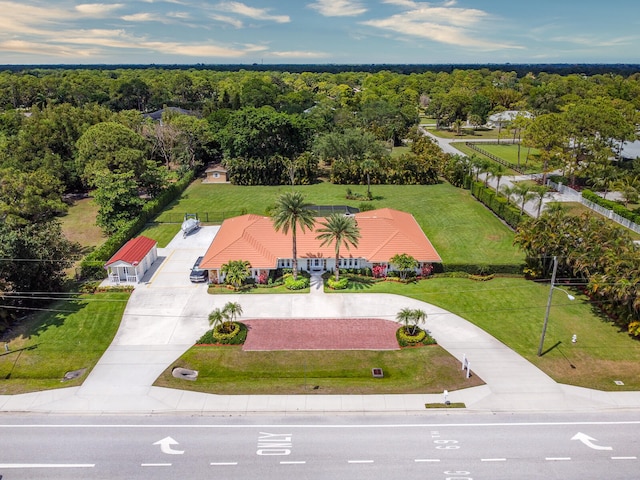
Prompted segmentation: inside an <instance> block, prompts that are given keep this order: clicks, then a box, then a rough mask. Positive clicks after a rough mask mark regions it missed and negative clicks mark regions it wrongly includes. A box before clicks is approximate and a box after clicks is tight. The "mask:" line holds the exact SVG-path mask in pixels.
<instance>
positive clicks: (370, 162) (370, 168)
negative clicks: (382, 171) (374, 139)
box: [360, 155, 378, 200]
mask: <svg viewBox="0 0 640 480" xmlns="http://www.w3.org/2000/svg"><path fill="white" fill-rule="evenodd" d="M360 168H361V169H362V171H363V172H364V173H365V175H367V198H368V199H369V200H371V174H372V173H373V172H375V171H376V168H378V162H376V161H375V160H374V159H373V158H371V157H370V156H369V155H366V156H365V158H364V160H362V162H360Z"/></svg>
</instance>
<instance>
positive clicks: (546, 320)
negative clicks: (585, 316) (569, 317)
mask: <svg viewBox="0 0 640 480" xmlns="http://www.w3.org/2000/svg"><path fill="white" fill-rule="evenodd" d="M557 272H558V257H556V256H555V255H554V257H553V272H552V273H551V286H550V287H549V299H548V300H547V311H546V313H545V315H544V324H543V325H542V335H541V336H540V345H539V346H538V356H539V357H541V356H542V349H543V348H544V336H545V335H546V333H547V324H548V323H549V312H550V311H551V300H552V298H553V289H554V288H558V287H556V285H555V284H556V273H557ZM558 290H562V289H561V288H558ZM562 291H563V292H564V293H566V294H567V297H568V298H569V300H574V299H575V297H574V296H573V295H571V294H569V293H568V292H567V291H565V290H562Z"/></svg>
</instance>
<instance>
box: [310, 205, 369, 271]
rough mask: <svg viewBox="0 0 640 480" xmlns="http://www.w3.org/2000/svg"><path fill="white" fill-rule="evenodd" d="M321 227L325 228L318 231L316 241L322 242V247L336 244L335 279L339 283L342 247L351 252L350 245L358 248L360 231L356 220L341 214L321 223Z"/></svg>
mask: <svg viewBox="0 0 640 480" xmlns="http://www.w3.org/2000/svg"><path fill="white" fill-rule="evenodd" d="M321 225H322V227H323V228H319V229H318V230H317V231H318V232H320V235H318V236H317V237H316V239H318V240H322V243H320V246H321V247H323V246H325V245H331V244H332V243H335V252H336V267H335V278H336V281H338V280H340V267H339V263H340V246H341V245H342V244H344V246H345V247H347V250H349V245H350V244H351V245H353V246H354V247H357V246H358V241H359V240H360V229H359V228H358V224H357V223H356V220H355V218H353V217H350V216H347V215H342V214H340V213H334V214H333V215H331V216H330V217H328V218H327V220H326V221H325V222H321Z"/></svg>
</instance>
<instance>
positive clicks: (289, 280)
mask: <svg viewBox="0 0 640 480" xmlns="http://www.w3.org/2000/svg"><path fill="white" fill-rule="evenodd" d="M309 284H310V282H309V279H308V278H307V277H305V276H303V275H299V276H298V278H297V280H296V279H294V278H293V275H290V274H287V275H285V276H284V286H285V288H286V289H287V290H304V289H305V288H309Z"/></svg>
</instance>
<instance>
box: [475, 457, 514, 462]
mask: <svg viewBox="0 0 640 480" xmlns="http://www.w3.org/2000/svg"><path fill="white" fill-rule="evenodd" d="M480 461H481V462H506V461H507V459H506V458H481V459H480Z"/></svg>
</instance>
